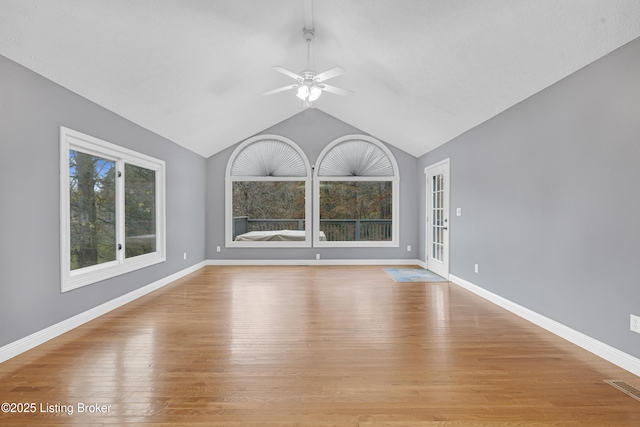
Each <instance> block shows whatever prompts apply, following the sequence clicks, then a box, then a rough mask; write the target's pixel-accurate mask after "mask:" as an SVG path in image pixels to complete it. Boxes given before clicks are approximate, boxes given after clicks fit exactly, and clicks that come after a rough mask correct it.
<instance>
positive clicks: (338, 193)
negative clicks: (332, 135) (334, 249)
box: [314, 135, 400, 247]
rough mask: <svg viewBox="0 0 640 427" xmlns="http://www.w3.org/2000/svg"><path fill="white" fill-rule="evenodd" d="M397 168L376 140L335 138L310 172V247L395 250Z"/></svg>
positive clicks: (389, 152)
mask: <svg viewBox="0 0 640 427" xmlns="http://www.w3.org/2000/svg"><path fill="white" fill-rule="evenodd" d="M399 180H400V177H399V174H398V165H397V163H396V160H395V158H394V157H393V154H392V153H391V151H389V149H388V148H387V147H386V146H385V145H384V144H383V143H382V142H380V141H378V140H377V139H375V138H371V137H369V136H365V135H348V136H344V137H341V138H338V139H336V140H335V141H333V142H332V143H331V144H329V145H328V146H327V147H325V149H324V150H323V151H322V153H320V156H319V158H318V164H317V165H316V168H315V172H314V206H315V209H314V246H347V247H349V246H350V247H380V246H398V242H399V240H398V208H399V204H398V199H399Z"/></svg>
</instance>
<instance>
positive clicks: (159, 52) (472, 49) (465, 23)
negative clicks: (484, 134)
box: [0, 0, 640, 157]
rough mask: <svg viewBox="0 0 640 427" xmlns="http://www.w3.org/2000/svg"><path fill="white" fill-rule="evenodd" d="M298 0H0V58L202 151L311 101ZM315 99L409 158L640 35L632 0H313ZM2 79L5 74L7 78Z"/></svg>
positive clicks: (638, 8)
mask: <svg viewBox="0 0 640 427" xmlns="http://www.w3.org/2000/svg"><path fill="white" fill-rule="evenodd" d="M304 19H305V14H304V8H303V0H269V1H266V0H242V1H239V0H208V1H207V0H0V54H1V55H4V56H6V57H8V58H10V59H12V60H14V61H16V62H18V63H20V64H22V65H24V66H26V67H28V68H30V69H32V70H34V71H35V72H37V73H39V74H41V75H43V76H45V77H47V78H49V79H51V80H53V81H54V82H56V83H58V84H60V85H62V86H64V87H66V88H68V89H70V90H72V91H74V92H76V93H78V94H80V95H82V96H84V97H86V98H88V99H90V100H92V101H94V102H96V103H98V104H100V105H102V106H104V107H106V108H107V109H109V110H111V111H113V112H115V113H117V114H119V115H121V116H123V117H125V118H127V119H129V120H131V121H133V122H135V123H137V124H139V125H141V126H143V127H145V128H147V129H149V130H151V131H153V132H156V133H158V134H160V135H162V136H164V137H166V138H169V139H171V140H173V141H174V142H176V143H178V144H180V145H182V146H184V147H186V148H188V149H190V150H192V151H194V152H196V153H199V154H201V155H202V156H205V157H208V156H210V155H212V154H215V153H217V152H219V151H221V150H223V149H225V148H227V147H228V146H230V145H232V144H235V143H237V142H240V141H242V140H243V139H246V138H247V137H249V136H251V135H253V134H255V133H257V132H260V131H261V130H263V129H265V128H267V127H270V126H272V125H274V124H276V123H278V122H280V121H282V120H285V119H287V118H289V117H291V116H293V115H295V114H296V113H298V112H300V111H301V110H302V105H301V102H300V101H299V100H298V99H297V98H296V97H295V95H294V93H292V92H283V93H280V94H276V95H273V96H270V97H263V96H262V95H261V93H262V92H264V91H267V90H269V89H273V88H276V87H280V86H284V85H286V84H289V83H292V82H293V80H291V79H289V78H287V77H286V76H283V75H281V74H278V73H276V72H274V71H273V70H271V66H273V65H280V66H283V67H285V68H288V69H291V70H293V71H296V72H297V71H300V70H302V69H304V68H306V45H305V42H304V39H303V37H302V28H303V26H304ZM313 20H314V24H315V30H316V40H315V42H314V47H315V69H316V70H317V71H318V72H322V71H324V70H326V69H329V68H331V67H334V66H341V67H343V68H345V69H346V70H347V73H346V74H345V75H342V76H339V77H336V78H335V79H332V80H330V81H329V82H328V83H330V84H333V85H335V86H339V87H342V88H345V89H349V90H352V91H354V92H355V96H353V97H350V98H342V97H338V96H334V95H332V94H323V96H322V97H321V98H320V99H319V100H318V101H316V102H315V106H316V107H317V108H319V109H321V110H323V111H325V112H326V113H328V114H330V115H333V116H334V117H336V118H338V119H340V120H343V121H345V122H347V123H349V124H351V125H353V126H355V127H357V128H360V129H361V130H363V131H365V132H367V133H370V134H372V135H374V136H376V137H378V138H380V139H382V140H384V141H386V142H388V143H391V144H393V145H395V146H396V147H398V148H401V149H403V150H405V151H407V152H408V153H411V154H413V155H415V156H419V155H422V154H424V153H426V152H428V151H430V150H432V149H434V148H435V147H437V146H439V145H441V144H443V143H445V142H447V141H449V140H450V139H452V138H454V137H456V136H457V135H460V134H461V133H463V132H465V131H467V130H468V129H470V128H472V127H474V126H476V125H478V124H480V123H482V122H483V121H485V120H487V119H489V118H491V117H492V116H495V115H496V114H498V113H500V112H501V111H504V110H505V109H507V108H509V107H510V106H512V105H514V104H516V103H518V102H520V101H522V100H523V99H525V98H527V97H529V96H531V95H533V94H534V93H536V92H538V91H540V90H542V89H544V88H545V87H547V86H549V85H551V84H553V83H554V82H556V81H558V80H560V79H562V78H563V77H565V76H567V75H569V74H571V73H573V72H575V71H576V70H578V69H580V68H582V67H584V66H585V65H587V64H589V63H591V62H593V61H595V60H596V59H598V58H600V57H602V56H604V55H606V54H607V53H609V52H611V51H612V50H614V49H616V48H618V47H620V46H622V45H623V44H625V43H628V42H629V41H631V40H633V39H635V38H637V37H639V36H640V1H638V0H535V1H534V0H528V1H527V0H377V1H376V0H349V1H345V0H315V2H314V4H313ZM0 78H1V76H0Z"/></svg>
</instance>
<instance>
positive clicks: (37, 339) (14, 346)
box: [0, 261, 207, 363]
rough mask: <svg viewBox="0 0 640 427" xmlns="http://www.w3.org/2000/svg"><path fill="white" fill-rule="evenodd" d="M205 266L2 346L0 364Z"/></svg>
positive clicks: (186, 271)
mask: <svg viewBox="0 0 640 427" xmlns="http://www.w3.org/2000/svg"><path fill="white" fill-rule="evenodd" d="M206 265H207V264H206V261H202V262H200V263H198V264H195V265H192V266H191V267H189V268H185V269H184V270H181V271H178V272H177V273H174V274H172V275H170V276H167V277H164V278H162V279H160V280H157V281H155V282H153V283H150V284H148V285H146V286H143V287H142V288H138V289H136V290H135V291H131V292H129V293H128V294H125V295H122V296H120V297H118V298H115V299H112V300H111V301H107V302H105V303H104V304H100V305H99V306H97V307H94V308H91V309H89V310H87V311H84V312H82V313H80V314H77V315H75V316H73V317H70V318H68V319H66V320H63V321H62V322H59V323H56V324H55V325H51V326H49V327H48V328H45V329H42V330H40V331H38V332H34V333H33V334H31V335H28V336H26V337H24V338H21V339H19V340H17V341H14V342H12V343H9V344H7V345H5V346H2V347H0V363H2V362H4V361H5V360H9V359H11V358H12V357H15V356H17V355H19V354H21V353H24V352H25V351H27V350H31V349H32V348H34V347H36V346H38V345H40V344H42V343H45V342H47V341H49V340H50V339H53V338H55V337H57V336H60V335H62V334H64V333H65V332H69V331H70V330H72V329H74V328H77V327H78V326H80V325H82V324H84V323H87V322H89V321H91V320H93V319H95V318H97V317H100V316H102V315H103V314H106V313H108V312H110V311H112V310H115V309H116V308H118V307H122V306H123V305H125V304H127V303H129V302H131V301H133V300H135V299H138V298H140V297H142V296H144V295H146V294H148V293H150V292H153V291H155V290H157V289H160V288H162V287H163V286H166V285H168V284H169V283H171V282H173V281H175V280H178V279H179V278H181V277H183V276H186V275H187V274H190V273H193V272H194V271H196V270H199V269H201V268H202V267H204V266H206Z"/></svg>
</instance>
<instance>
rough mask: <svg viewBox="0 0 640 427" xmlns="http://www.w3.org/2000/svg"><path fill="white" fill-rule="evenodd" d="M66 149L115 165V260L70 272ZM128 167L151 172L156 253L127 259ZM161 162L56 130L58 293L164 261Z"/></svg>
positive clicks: (63, 130)
mask: <svg viewBox="0 0 640 427" xmlns="http://www.w3.org/2000/svg"><path fill="white" fill-rule="evenodd" d="M69 150H76V151H79V152H81V153H86V154H91V155H95V156H100V157H102V158H105V159H108V160H112V161H114V162H115V163H116V166H115V167H116V172H121V174H122V175H121V177H118V178H117V179H116V188H115V192H116V245H117V244H121V245H122V249H120V250H117V252H116V260H115V261H110V262H105V263H102V264H97V265H93V266H89V267H83V268H79V269H76V270H73V271H72V270H71V254H70V240H71V237H70V229H71V225H70V206H69V204H70V194H69V193H70V188H69ZM125 163H126V164H130V165H134V166H139V167H143V168H146V169H150V170H153V171H155V186H156V188H155V196H156V201H155V202H156V203H155V209H156V215H155V217H156V251H155V252H152V253H148V254H144V255H139V256H135V257H131V258H126V257H125V250H126V248H125V226H124V224H125V212H124V165H125ZM165 204H166V199H165V162H164V161H162V160H158V159H155V158H153V157H150V156H147V155H145V154H141V153H138V152H135V151H133V150H129V149H127V148H123V147H120V146H118V145H115V144H112V143H110V142H107V141H103V140H101V139H98V138H95V137H93V136H90V135H85V134H83V133H81V132H78V131H75V130H72V129H69V128H66V127H63V126H61V127H60V265H61V273H62V275H61V276H62V277H61V290H62V292H68V291H70V290H73V289H77V288H80V287H82V286H87V285H90V284H92V283H96V282H99V281H102V280H105V279H109V278H112V277H115V276H119V275H121V274H125V273H129V272H131V271H134V270H138V269H141V268H144V267H148V266H150V265H154V264H157V263H160V262H164V261H165V260H166V221H165V212H166V206H165Z"/></svg>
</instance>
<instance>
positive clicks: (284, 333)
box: [0, 266, 640, 427]
mask: <svg viewBox="0 0 640 427" xmlns="http://www.w3.org/2000/svg"><path fill="white" fill-rule="evenodd" d="M606 379H621V380H624V381H627V382H628V383H630V384H632V385H635V386H636V387H638V386H640V379H639V378H638V377H636V376H634V375H632V374H630V373H628V372H626V371H624V370H622V369H620V368H617V367H616V366H614V365H612V364H610V363H608V362H605V361H603V360H602V359H599V358H598V357H596V356H594V355H592V354H590V353H588V352H586V351H584V350H582V349H580V348H578V347H576V346H574V345H573V344H570V343H568V342H566V341H564V340H562V339H560V338H558V337H556V336H554V335H552V334H551V333H549V332H546V331H544V330H542V329H540V328H538V327H536V326H534V325H532V324H530V323H528V322H527V321H525V320H522V319H520V318H518V317H516V316H515V315H513V314H510V313H508V312H506V311H504V310H503V309H501V308H499V307H497V306H495V305H493V304H491V303H489V302H487V301H484V300H482V299H480V298H479V297H477V296H475V295H473V294H471V293H470V292H468V291H466V290H464V289H462V288H460V287H458V286H456V285H454V284H450V283H427V284H425V283H402V284H401V283H395V282H393V280H391V279H390V278H389V277H388V276H387V275H386V274H385V273H384V271H383V269H382V267H377V266H376V267H369V266H368V267H330V266H312V267H303V266H300V267H296V266H292V267H207V268H204V269H201V270H199V271H198V272H196V273H193V274H191V275H189V276H187V277H185V278H183V279H181V280H178V281H177V282H175V283H173V284H171V285H169V286H167V287H165V288H163V289H161V290H159V291H157V292H155V293H153V294H150V295H147V296H146V297H143V298H141V299H139V300H136V301H134V302H132V303H130V304H129V305H127V306H125V307H122V308H120V309H118V310H115V311H113V312H111V313H109V314H107V315H105V316H102V317H100V318H99V319H96V320H94V321H92V322H90V323H88V324H86V325H84V326H82V327H80V328H77V329H75V330H73V331H71V332H69V333H67V334H65V335H63V336H61V337H59V338H56V339H54V340H52V341H50V342H48V343H45V344H43V345H41V346H40V347H38V348H35V349H33V350H31V351H29V352H26V353H24V354H22V355H20V356H18V357H16V358H14V359H11V360H9V361H7V362H5V363H2V364H0V403H1V402H14V403H35V404H36V405H37V407H38V408H37V413H35V414H15V413H9V414H2V413H0V425H3V426H5V425H20V426H26V425H82V426H91V425H155V426H160V425H163V426H164V425H166V426H169V425H191V426H196V425H197V426H317V427H320V426H340V427H350V426H354V427H355V426H360V427H382V426H403V427H409V426H418V427H419V426H482V427H485V426H501V425H506V426H533V425H557V426H594V427H595V426H598V427H601V426H640V402H639V401H637V400H635V399H633V398H631V397H629V396H627V395H626V394H624V393H622V392H620V391H618V390H616V389H615V388H613V387H612V386H610V385H608V384H606V383H604V382H603V381H604V380H606ZM80 403H81V404H87V405H89V404H99V405H111V407H110V408H108V412H107V413H103V414H96V413H94V414H91V413H87V412H85V413H78V404H80ZM56 404H61V405H70V406H71V408H72V409H73V412H74V413H73V414H72V415H69V414H68V413H67V412H59V413H51V412H49V413H42V412H40V411H41V409H42V408H41V407H40V405H44V409H47V408H49V409H52V410H54V411H55V410H56V407H55V405H56ZM47 405H53V408H51V407H50V406H49V407H47ZM89 408H90V407H86V408H85V409H89ZM62 409H64V408H62Z"/></svg>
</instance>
